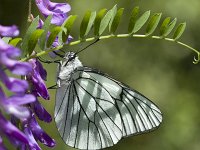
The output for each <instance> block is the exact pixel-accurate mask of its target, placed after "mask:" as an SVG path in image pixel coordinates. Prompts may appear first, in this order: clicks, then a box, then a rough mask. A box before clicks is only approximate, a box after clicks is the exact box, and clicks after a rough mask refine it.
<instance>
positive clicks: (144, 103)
mask: <svg viewBox="0 0 200 150" xmlns="http://www.w3.org/2000/svg"><path fill="white" fill-rule="evenodd" d="M78 70H82V71H84V72H85V73H87V74H89V76H90V77H91V78H93V80H97V81H98V82H99V84H100V85H101V87H102V88H103V89H105V90H107V91H108V93H109V94H110V96H111V97H112V98H113V99H114V100H115V103H116V107H117V108H118V111H119V113H120V116H121V118H122V125H123V136H129V135H132V134H141V133H143V132H149V131H151V130H154V129H155V128H156V127H158V126H159V125H160V123H161V122H162V113H161V111H160V110H159V108H158V107H157V106H156V105H155V104H154V103H153V102H152V101H150V100H149V99H148V98H146V97H145V96H143V95H142V94H140V93H139V92H137V91H136V90H132V89H131V88H130V87H128V86H127V85H125V84H123V83H121V82H119V81H117V80H115V79H113V78H111V77H110V76H109V75H107V74H105V73H103V72H101V71H99V70H96V69H92V68H89V67H80V68H79V69H78Z"/></svg>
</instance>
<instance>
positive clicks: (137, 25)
mask: <svg viewBox="0 0 200 150" xmlns="http://www.w3.org/2000/svg"><path fill="white" fill-rule="evenodd" d="M149 16H150V10H149V11H146V12H145V13H144V14H143V15H142V16H141V17H140V18H139V19H137V21H136V23H135V26H134V28H133V33H136V32H137V31H139V30H140V29H141V28H142V26H143V25H144V24H145V23H146V22H147V20H148V19H149Z"/></svg>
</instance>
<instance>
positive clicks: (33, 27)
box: [21, 16, 39, 55]
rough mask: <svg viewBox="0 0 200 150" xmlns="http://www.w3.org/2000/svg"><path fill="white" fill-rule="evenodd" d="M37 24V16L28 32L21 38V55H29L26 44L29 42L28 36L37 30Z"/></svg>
mask: <svg viewBox="0 0 200 150" xmlns="http://www.w3.org/2000/svg"><path fill="white" fill-rule="evenodd" d="M38 22H39V16H37V17H36V18H35V19H34V20H33V22H32V23H31V25H30V26H29V28H28V30H27V31H26V34H25V36H24V38H23V41H22V46H21V49H22V50H23V55H27V54H28V53H29V52H28V42H29V39H30V36H31V35H32V33H33V32H34V31H35V30H36V29H37V27H38Z"/></svg>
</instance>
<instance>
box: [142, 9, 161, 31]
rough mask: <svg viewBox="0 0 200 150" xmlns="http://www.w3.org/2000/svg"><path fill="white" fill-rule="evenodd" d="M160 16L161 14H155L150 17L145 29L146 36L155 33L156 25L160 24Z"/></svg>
mask: <svg viewBox="0 0 200 150" xmlns="http://www.w3.org/2000/svg"><path fill="white" fill-rule="evenodd" d="M161 15H162V14H161V13H156V14H154V15H153V16H152V17H151V19H150V21H149V23H148V25H147V28H146V35H150V34H152V33H153V32H154V31H155V29H156V27H157V26H158V23H159V22H160V18H161Z"/></svg>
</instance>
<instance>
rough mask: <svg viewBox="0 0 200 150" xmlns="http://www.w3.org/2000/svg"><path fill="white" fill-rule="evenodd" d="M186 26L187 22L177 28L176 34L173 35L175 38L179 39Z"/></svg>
mask: <svg viewBox="0 0 200 150" xmlns="http://www.w3.org/2000/svg"><path fill="white" fill-rule="evenodd" d="M185 28H186V23H185V22H184V23H180V24H179V25H178V27H177V29H176V31H175V32H174V35H173V39H174V40H178V39H179V38H180V37H181V35H182V34H183V32H184V31H185Z"/></svg>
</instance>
